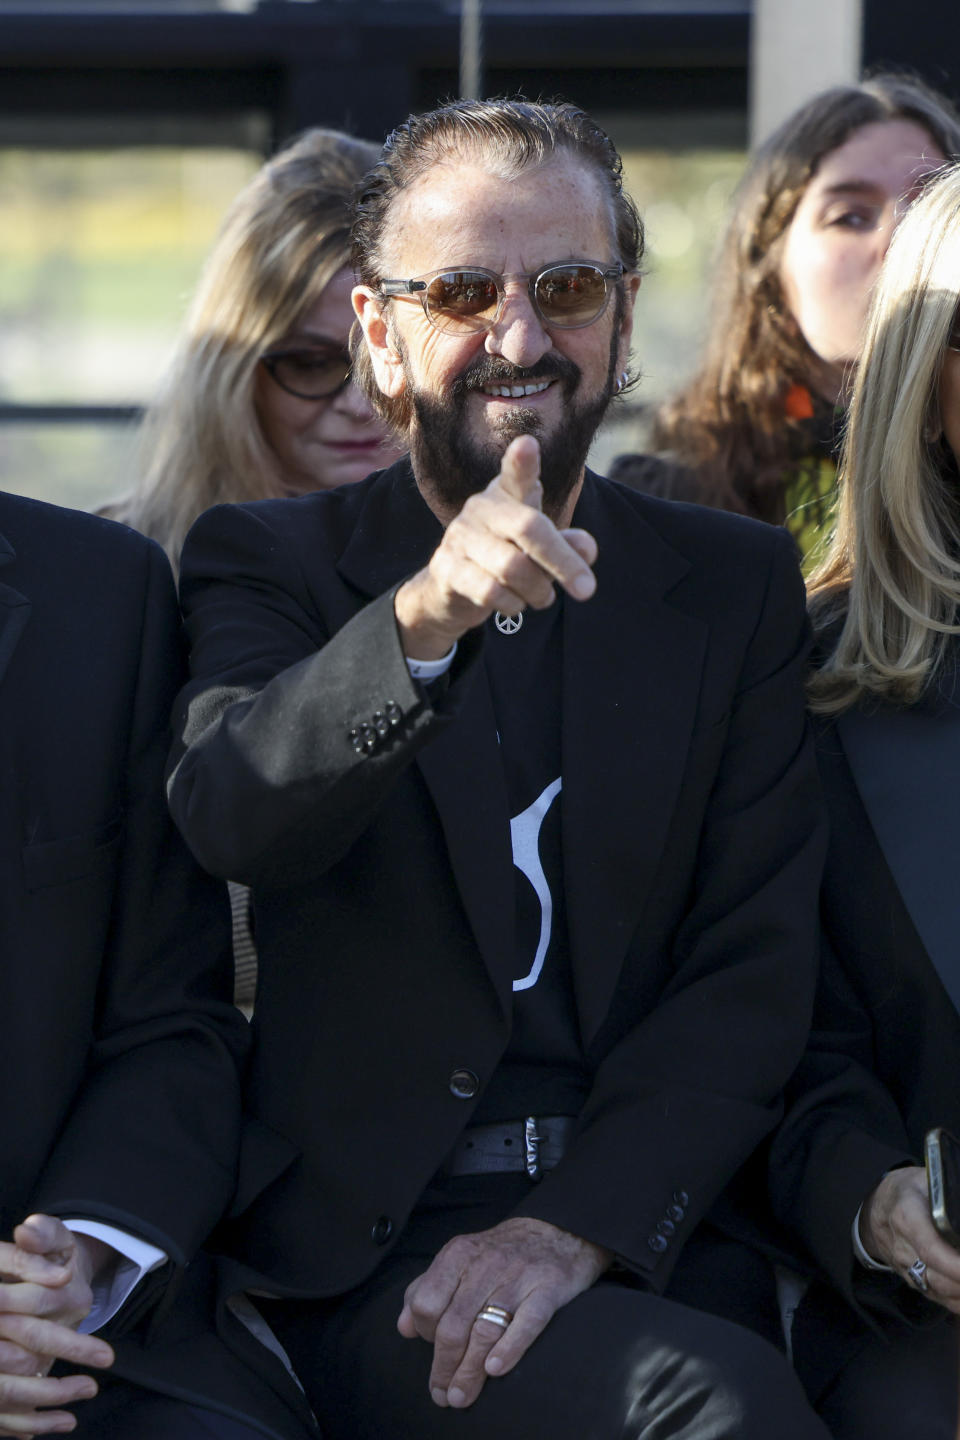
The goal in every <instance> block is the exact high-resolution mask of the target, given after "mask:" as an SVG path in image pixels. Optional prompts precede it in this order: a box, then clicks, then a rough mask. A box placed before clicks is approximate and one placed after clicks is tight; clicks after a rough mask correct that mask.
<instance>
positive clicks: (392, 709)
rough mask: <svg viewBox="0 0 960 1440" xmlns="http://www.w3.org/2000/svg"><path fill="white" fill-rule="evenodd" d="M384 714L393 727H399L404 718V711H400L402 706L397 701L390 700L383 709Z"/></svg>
mask: <svg viewBox="0 0 960 1440" xmlns="http://www.w3.org/2000/svg"><path fill="white" fill-rule="evenodd" d="M383 713H384V714H385V715H386V717H387V719H388V720H389V721H390V724H391V725H399V724H400V721H401V719H402V717H403V711H402V710H401V709H400V706H399V705H398V704H397V702H396V700H388V701H387V703H386V705H384V707H383Z"/></svg>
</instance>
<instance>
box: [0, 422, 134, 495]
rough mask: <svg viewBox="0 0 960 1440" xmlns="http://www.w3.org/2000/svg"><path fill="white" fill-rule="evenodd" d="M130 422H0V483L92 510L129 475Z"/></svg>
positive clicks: (124, 483) (6, 487)
mask: <svg viewBox="0 0 960 1440" xmlns="http://www.w3.org/2000/svg"><path fill="white" fill-rule="evenodd" d="M133 437H134V426H133V425H132V424H129V423H127V424H119V425H118V424H103V423H99V424H97V423H86V424H72V423H59V424H55V425H51V424H31V423H29V422H17V423H16V424H6V425H0V488H2V489H4V490H9V491H11V492H12V493H13V494H15V495H30V496H32V497H33V498H34V499H35V500H49V501H51V502H52V503H53V504H55V505H71V506H73V507H74V508H75V509H77V510H95V509H96V508H97V506H98V505H102V504H104V502H105V501H107V500H114V499H116V498H117V496H118V495H119V494H121V493H122V492H123V490H124V489H125V488H126V486H127V485H128V484H129V482H130V479H131V469H130V466H131V462H132V453H133Z"/></svg>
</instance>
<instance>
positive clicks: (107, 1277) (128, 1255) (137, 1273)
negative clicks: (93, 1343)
mask: <svg viewBox="0 0 960 1440" xmlns="http://www.w3.org/2000/svg"><path fill="white" fill-rule="evenodd" d="M63 1223H64V1225H65V1226H66V1227H67V1229H68V1230H72V1231H74V1233H75V1234H77V1235H89V1236H91V1238H92V1239H94V1240H101V1241H102V1242H103V1243H104V1245H109V1246H110V1248H111V1250H115V1251H116V1252H117V1253H116V1260H115V1262H114V1263H113V1264H112V1265H105V1266H104V1267H103V1269H102V1270H101V1271H100V1273H99V1275H98V1276H97V1278H96V1280H95V1281H94V1283H93V1304H92V1305H91V1307H90V1313H89V1315H87V1317H86V1318H85V1319H84V1320H82V1321H81V1322H80V1324H79V1325H78V1326H77V1329H78V1331H79V1332H80V1334H81V1335H92V1334H94V1332H95V1331H97V1330H99V1329H100V1328H101V1327H102V1326H104V1325H106V1323H107V1321H108V1320H112V1319H113V1317H114V1315H116V1313H117V1311H118V1310H119V1309H120V1307H121V1306H122V1305H123V1304H124V1303H125V1302H126V1301H127V1300H128V1299H129V1297H130V1296H131V1295H132V1294H133V1292H134V1290H135V1289H136V1287H137V1286H138V1285H139V1283H140V1281H141V1280H142V1279H143V1277H144V1275H149V1274H150V1272H151V1270H156V1269H158V1268H159V1267H160V1266H161V1265H163V1264H164V1263H165V1262H166V1260H167V1255H166V1253H165V1252H164V1251H163V1250H160V1249H158V1248H157V1246H156V1245H150V1244H148V1242H147V1241H146V1240H140V1239H139V1238H138V1237H137V1236H136V1235H130V1234H128V1233H127V1231H126V1230H118V1229H117V1228H116V1227H115V1226H113V1225H103V1224H101V1223H100V1221H99V1220H64V1222H63Z"/></svg>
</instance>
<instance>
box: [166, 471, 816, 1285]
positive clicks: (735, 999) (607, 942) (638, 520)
mask: <svg viewBox="0 0 960 1440" xmlns="http://www.w3.org/2000/svg"><path fill="white" fill-rule="evenodd" d="M575 523H576V524H578V525H582V526H584V527H586V528H587V529H589V530H591V531H592V532H593V534H594V535H595V536H596V538H597V541H598V544H599V553H600V558H599V560H598V562H597V567H596V573H597V579H598V592H597V595H596V596H595V598H594V599H593V600H591V601H590V602H589V603H587V604H585V605H582V606H577V605H574V604H570V605H568V606H567V607H566V608H565V615H564V626H563V682H562V687H563V689H562V693H563V709H562V717H561V724H562V746H563V778H564V802H563V827H564V830H563V845H564V867H565V881H566V903H567V913H568V920H569V931H570V943H571V952H572V965H573V977H574V989H575V996H576V1004H577V1013H578V1018H579V1023H580V1026H581V1032H582V1037H583V1041H584V1045H585V1047H586V1053H587V1056H588V1059H589V1064H590V1067H591V1071H592V1074H593V1085H592V1090H591V1094H590V1097H589V1099H588V1102H587V1104H586V1106H585V1109H584V1111H583V1114H582V1116H581V1117H580V1124H579V1129H578V1132H577V1135H576V1138H575V1140H574V1142H573V1144H572V1146H571V1148H570V1150H569V1152H568V1154H567V1155H566V1157H565V1158H564V1160H563V1162H562V1164H561V1165H559V1166H558V1167H557V1168H556V1169H555V1170H554V1171H553V1172H551V1173H550V1174H549V1175H548V1176H547V1177H546V1178H545V1179H544V1180H543V1181H542V1182H541V1183H540V1184H539V1185H538V1186H537V1187H536V1188H535V1189H533V1190H532V1191H531V1195H530V1198H529V1200H528V1201H527V1203H526V1204H525V1205H524V1206H523V1207H522V1211H523V1212H524V1213H528V1214H531V1215H535V1216H539V1217H541V1218H543V1219H545V1220H548V1221H551V1222H553V1223H555V1224H557V1225H560V1226H562V1227H564V1228H566V1229H568V1230H571V1231H574V1232H576V1233H578V1234H581V1235H583V1236H586V1237H588V1238H590V1239H592V1240H594V1241H597V1242H600V1243H601V1244H603V1245H606V1246H608V1247H610V1248H611V1249H612V1250H614V1251H615V1252H616V1253H617V1254H618V1255H619V1256H621V1257H622V1259H623V1261H624V1262H625V1263H626V1264H627V1265H629V1266H631V1267H632V1268H633V1269H634V1270H635V1271H636V1272H637V1273H638V1274H640V1275H642V1276H643V1277H644V1279H645V1280H646V1281H647V1282H648V1283H649V1284H650V1285H651V1286H652V1287H654V1288H655V1289H657V1290H660V1289H662V1288H663V1287H664V1286H665V1285H666V1283H667V1281H668V1279H669V1276H670V1273H671V1270H672V1268H673V1265H674V1264H675V1261H676V1257H677V1255H678V1253H679V1251H680V1249H681V1247H682V1245H683V1243H684V1240H685V1239H686V1238H687V1236H688V1235H689V1234H690V1233H691V1231H692V1229H693V1228H694V1227H695V1225H696V1224H697V1222H698V1220H699V1219H700V1218H701V1217H702V1216H703V1215H704V1214H705V1213H706V1211H707V1210H708V1209H709V1208H710V1206H711V1205H712V1203H713V1201H714V1199H715V1197H716V1196H717V1194H718V1192H719V1191H720V1190H721V1189H722V1188H723V1186H724V1185H725V1183H726V1181H727V1180H728V1178H729V1176H730V1175H731V1174H732V1173H733V1171H734V1170H736V1168H737V1167H738V1165H739V1164H740V1162H741V1161H742V1160H743V1159H744V1157H745V1156H747V1155H748V1154H749V1153H750V1152H751V1151H752V1149H753V1148H754V1146H755V1145H756V1144H757V1142H758V1141H759V1140H760V1139H761V1137H763V1136H764V1135H765V1134H766V1133H767V1132H768V1130H769V1128H770V1127H771V1126H772V1125H773V1124H774V1123H775V1121H776V1119H777V1117H778V1104H779V1093H780V1090H781V1087H782V1085H783V1083H784V1082H785V1080H786V1078H787V1076H788V1075H789V1073H790V1070H791V1069H792V1067H793V1066H794V1064H795V1063H796V1060H797V1058H798V1057H799V1054H800V1051H801V1049H802V1045H803V1041H804V1037H805V1034H806V1031H807V1026H808V1023H809V1012H810V1004H811V1000H812V987H813V972H814V951H815V919H816V915H815V908H816V907H815V891H816V884H817V880H818V877H819V870H820V863H821V855H822V845H823V825H822V816H821V809H820V801H819V792H818V786H817V781H816V777H815V773H814V766H813V762H812V755H811V752H810V747H809V743H808V738H807V733H806V722H805V717H804V713H803V703H802V694H801V679H802V669H803V661H804V655H805V651H806V624H805V618H804V614H803V600H802V587H801V584H800V580H799V576H798V572H797V567H796V560H795V554H794V551H793V547H792V544H791V542H790V541H789V540H788V538H787V537H786V536H784V535H783V534H781V533H780V532H778V531H775V530H772V529H768V528H766V527H764V526H760V525H757V524H754V523H752V522H748V521H742V520H740V519H738V518H736V517H731V516H727V515H722V514H718V513H712V512H707V511H704V510H699V509H696V508H693V507H690V508H688V507H681V506H674V505H669V504H665V503H662V502H658V501H655V500H651V499H649V498H648V497H645V496H641V495H637V494H634V493H632V492H629V491H626V490H623V489H621V488H620V487H618V486H615V485H611V484H610V483H609V482H606V481H603V480H600V479H598V478H597V477H595V476H588V477H587V481H586V484H585V487H584V491H583V495H582V497H581V500H580V503H579V505H578V507H577V514H576V517H575ZM439 538H440V529H439V526H438V524H437V522H436V520H435V519H434V517H433V516H432V515H431V513H430V512H429V510H428V509H427V507H426V506H425V505H424V503H423V501H422V499H421V498H420V496H419V493H418V491H417V490H416V487H415V484H414V481H413V477H412V474H411V471H410V468H409V465H408V464H407V463H406V462H401V463H399V464H398V465H396V466H394V467H392V469H391V470H388V471H386V472H382V473H380V474H378V475H374V476H372V477H371V478H370V479H368V480H367V481H365V482H363V483H361V484H360V485H357V486H352V487H347V488H346V489H343V490H339V491H336V492H331V493H327V494H317V495H311V496H307V497H304V498H302V499H298V500H293V501H279V502H264V503H261V504H255V505H249V506H236V507H223V508H220V509H218V510H214V511H212V512H209V513H208V514H207V515H206V516H205V517H203V518H202V519H201V520H200V521H199V522H198V523H197V525H196V527H195V528H194V530H193V532H192V535H191V537H190V539H189V541H188V543H187V546H186V548H185V551H184V557H183V567H182V601H183V605H184V610H185V618H186V624H187V628H188V633H189V637H190V641H191V645H192V662H191V663H192V671H193V679H192V681H191V683H190V685H189V686H188V687H187V689H186V690H185V691H184V694H183V696H182V699H181V702H180V705H179V707H178V721H177V728H179V730H180V734H181V737H182V738H181V741H180V743H179V744H178V745H177V746H176V748H175V751H174V755H173V765H172V777H171V782H170V799H171V805H172V808H173V813H174V815H175V818H176V819H177V822H178V824H179V825H180V827H181V828H182V830H183V832H184V834H185V835H186V837H187V839H188V841H189V843H190V845H191V846H192V848H193V849H194V851H195V853H196V855H197V856H198V858H199V859H200V860H201V861H202V863H203V864H205V865H206V866H208V867H209V868H210V869H211V870H212V871H214V872H215V873H218V874H221V875H228V876H231V877H233V878H235V879H238V880H242V881H244V882H246V883H249V884H250V885H251V886H252V887H253V894H254V902H255V909H256V929H257V940H258V948H259V951H260V957H261V977H260V990H259V993H258V998H257V1008H256V1016H255V1022H254V1023H255V1028H256V1033H257V1040H256V1047H255V1057H254V1061H253V1067H252V1073H251V1077H250V1084H249V1089H248V1103H249V1105H250V1107H251V1108H252V1110H253V1112H254V1113H255V1115H256V1116H257V1118H258V1120H259V1121H261V1122H262V1123H263V1126H264V1127H265V1128H264V1130H263V1131H262V1132H261V1133H262V1134H267V1133H270V1132H273V1134H274V1137H275V1138H278V1139H279V1141H282V1140H284V1139H285V1140H286V1141H288V1142H292V1145H293V1146H294V1147H295V1148H296V1151H297V1152H298V1155H297V1158H296V1159H295V1160H293V1161H292V1162H291V1163H290V1164H289V1165H288V1166H287V1168H286V1169H285V1170H283V1172H282V1173H278V1168H279V1163H280V1162H279V1153H280V1152H279V1150H277V1149H275V1152H274V1154H273V1156H272V1157H268V1156H266V1155H258V1154H257V1153H256V1147H252V1148H250V1147H248V1149H247V1151H246V1153H245V1158H244V1162H243V1166H242V1174H241V1201H240V1204H239V1206H238V1209H240V1210H241V1212H242V1213H241V1214H240V1215H239V1216H238V1218H237V1220H236V1222H235V1224H234V1226H233V1228H232V1231H231V1232H230V1234H229V1235H228V1236H227V1237H226V1239H225V1243H226V1244H228V1245H229V1247H230V1248H231V1249H232V1251H233V1253H234V1254H235V1255H237V1256H239V1257H241V1258H242V1260H243V1263H244V1264H245V1265H246V1266H247V1267H248V1273H249V1278H250V1281H251V1283H259V1284H261V1285H266V1286H267V1287H269V1288H272V1289H273V1290H275V1291H279V1292H286V1293H290V1294H300V1295H329V1294H335V1293H339V1292H340V1291H343V1290H345V1289H346V1288H348V1287H349V1286H352V1285H354V1284H356V1283H358V1282H359V1281H361V1280H362V1279H363V1278H364V1276H366V1275H367V1274H369V1273H370V1272H371V1271H372V1270H373V1269H374V1267H375V1266H376V1265H377V1264H378V1263H379V1261H380V1260H381V1258H382V1256H383V1255H384V1253H385V1252H386V1251H387V1250H388V1249H389V1247H390V1245H391V1244H392V1242H393V1240H394V1238H395V1237H396V1236H397V1234H398V1233H399V1231H400V1230H401V1228H402V1226H403V1224H404V1222H405V1220H406V1218H407V1216H408V1215H409V1213H410V1210H411V1208H412V1207H413V1206H414V1204H415V1203H416V1201H417V1199H418V1197H419V1195H420V1194H421V1192H422V1191H423V1189H424V1187H425V1186H426V1184H427V1182H428V1180H429V1179H430V1177H431V1176H432V1175H433V1173H434V1172H435V1170H436V1169H437V1167H438V1165H439V1164H440V1162H441V1160H442V1159H443V1157H444V1156H445V1154H446V1153H447V1151H448V1150H449V1149H450V1147H451V1146H452V1144H453V1142H454V1141H455V1139H456V1138H457V1136H458V1135H459V1134H460V1132H461V1130H462V1129H463V1127H464V1126H465V1125H466V1124H468V1123H469V1120H470V1116H471V1113H472V1111H473V1108H474V1103H475V1102H474V1101H473V1100H472V1099H470V1098H468V1097H465V1096H464V1094H463V1087H462V1085H458V1084H457V1083H455V1082H453V1080H452V1077H453V1075H454V1072H456V1071H459V1070H467V1071H470V1072H472V1073H473V1074H474V1075H475V1076H476V1077H477V1079H478V1081H479V1084H480V1086H481V1087H482V1085H483V1083H484V1081H485V1080H486V1078H487V1077H488V1076H489V1075H490V1074H491V1072H492V1070H493V1068H494V1067H495V1066H496V1064H497V1062H498V1060H499V1058H500V1056H501V1054H502V1053H503V1050H504V1047H505V1045H506V1043H507V1039H508V1035H509V1027H510V1004H511V986H510V958H511V957H512V946H511V944H510V931H509V928H508V927H509V917H510V915H511V913H512V896H513V882H512V871H511V856H510V849H509V834H508V826H507V810H506V801H505V797H504V794H503V780H502V776H501V774H500V768H499V760H498V756H497V749H496V740H495V730H494V724H493V718H492V712H491V708H490V700H489V695H488V691H487V686H486V680H485V675H484V671H483V667H482V665H481V664H480V663H478V662H479V656H480V652H481V651H482V646H483V636H482V634H481V633H479V632H475V633H473V634H472V635H470V636H468V637H466V638H465V640H464V641H462V642H461V645H460V648H459V651H458V655H457V659H456V661H455V664H454V667H453V670H452V671H451V673H450V676H449V679H448V681H447V682H446V683H444V684H441V685H439V686H437V687H435V688H434V689H433V690H429V691H428V690H427V689H425V688H423V687H421V686H420V685H419V684H417V683H416V682H415V681H413V680H412V679H411V678H410V675H409V672H408V669H407V666H406V663H405V661H404V658H403V654H402V651H401V647H400V644H399V639H398V636H397V632H396V626H395V622H394V618H393V608H392V594H391V591H392V588H393V587H395V586H396V585H397V584H398V583H399V582H400V581H401V580H402V579H403V578H404V577H405V576H407V575H409V574H410V573H411V572H413V571H415V570H416V569H417V568H419V567H420V566H421V565H422V564H423V563H424V562H425V561H426V559H427V557H428V556H429V554H430V552H431V550H432V549H433V547H434V546H435V545H436V543H437V541H438V540H439ZM394 722H395V723H394ZM364 726H366V727H367V729H366V730H364V728H363V727H364ZM367 742H369V744H368V743H367ZM357 747H359V748H357ZM458 1092H459V1093H458ZM678 1204H679V1206H680V1211H681V1218H680V1220H679V1222H678V1223H677V1224H676V1228H675V1232H674V1233H672V1234H670V1233H668V1234H664V1233H662V1230H663V1228H664V1227H661V1228H658V1225H659V1222H661V1221H662V1220H663V1219H664V1217H665V1216H666V1215H667V1212H668V1211H671V1208H672V1213H673V1215H674V1218H675V1219H676V1207H677V1206H678ZM665 1228H666V1230H667V1231H668V1232H669V1230H670V1227H669V1226H667V1227H665Z"/></svg>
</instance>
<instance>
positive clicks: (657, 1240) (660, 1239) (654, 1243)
mask: <svg viewBox="0 0 960 1440" xmlns="http://www.w3.org/2000/svg"><path fill="white" fill-rule="evenodd" d="M647 1244H648V1245H649V1246H650V1249H651V1250H655V1251H656V1253H657V1254H658V1255H662V1254H663V1252H664V1250H666V1248H667V1241H666V1239H665V1238H664V1236H663V1235H651V1236H650V1237H649V1239H648V1240H647Z"/></svg>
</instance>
